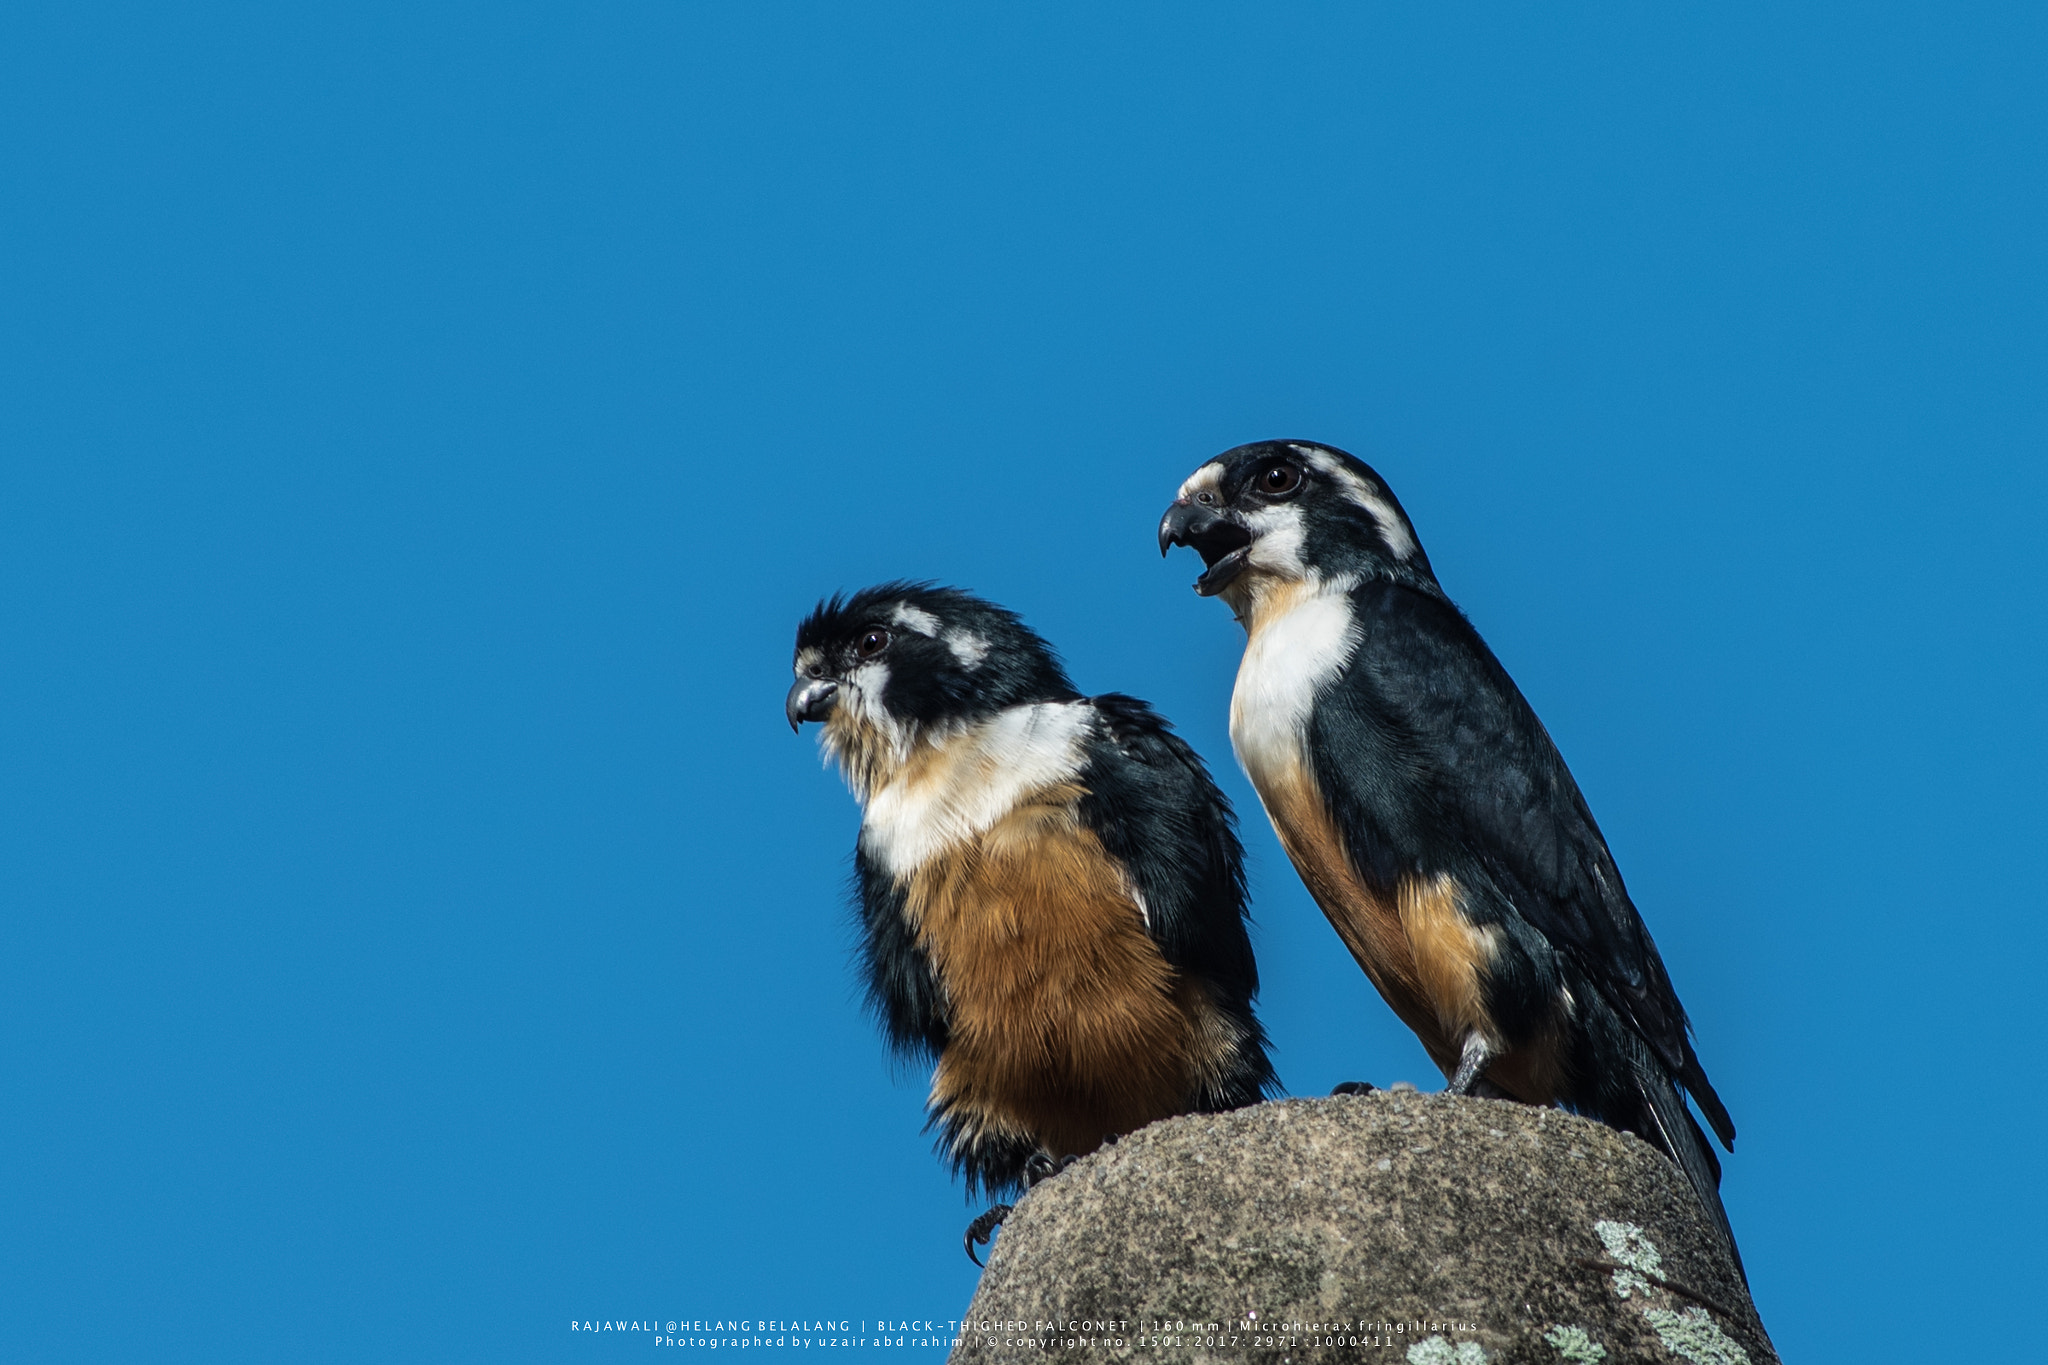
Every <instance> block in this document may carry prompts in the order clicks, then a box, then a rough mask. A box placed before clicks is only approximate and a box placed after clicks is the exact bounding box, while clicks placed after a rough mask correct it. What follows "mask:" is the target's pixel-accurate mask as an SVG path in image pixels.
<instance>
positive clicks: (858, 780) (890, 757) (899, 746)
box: [818, 660, 915, 800]
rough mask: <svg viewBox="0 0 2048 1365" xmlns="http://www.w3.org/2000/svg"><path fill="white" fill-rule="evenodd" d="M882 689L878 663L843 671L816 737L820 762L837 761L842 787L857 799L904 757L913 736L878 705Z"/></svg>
mask: <svg viewBox="0 0 2048 1365" xmlns="http://www.w3.org/2000/svg"><path fill="white" fill-rule="evenodd" d="M888 686H889V666H888V665H887V664H885V663H883V662H881V661H880V660H877V661H875V662H873V663H865V664H862V665H861V666H860V667H859V668H856V669H854V670H853V671H852V672H851V673H848V674H847V675H846V680H845V682H844V683H843V684H842V685H841V687H840V689H839V697H838V700H837V701H836V702H835V703H834V704H833V707H832V714H831V716H830V717H828V718H827V719H826V721H825V727H824V729H823V731H822V732H821V733H820V734H819V736H818V740H819V743H820V744H822V745H823V746H824V751H825V756H826V758H828V759H830V760H832V761H833V762H836V763H838V765H839V770H840V772H841V773H843V774H845V776H846V784H847V785H848V786H849V787H851V788H853V794H854V795H855V796H857V797H860V798H861V799H862V800H866V799H867V792H868V788H869V787H870V786H871V785H872V784H873V783H874V782H875V781H876V780H877V778H878V776H879V774H880V773H881V772H883V771H884V770H886V769H888V768H893V767H895V766H896V765H898V764H900V763H902V762H903V760H905V759H906V758H908V757H909V756H910V746H911V741H912V740H913V739H914V738H915V736H914V735H913V734H912V733H911V731H910V728H909V727H908V726H906V725H904V724H903V722H901V721H899V720H898V719H896V717H894V716H892V715H890V714H889V712H888V710H887V709H886V708H885V707H883V705H882V692H883V690H884V689H886V688H887V687H888Z"/></svg>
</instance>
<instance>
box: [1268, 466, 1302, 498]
mask: <svg viewBox="0 0 2048 1365" xmlns="http://www.w3.org/2000/svg"><path fill="white" fill-rule="evenodd" d="M1299 487H1301V471H1300V470H1298V469H1296V468H1295V467H1294V466H1293V465H1291V464H1276V465H1273V466H1272V467H1271V468H1269V469H1267V470H1266V472H1265V473H1263V474H1261V475H1259V491H1260V492H1261V493H1265V494H1268V495H1270V496H1272V497H1279V496H1280V495H1281V494H1283V493H1292V492H1293V491H1294V490H1295V489H1297V488H1299Z"/></svg>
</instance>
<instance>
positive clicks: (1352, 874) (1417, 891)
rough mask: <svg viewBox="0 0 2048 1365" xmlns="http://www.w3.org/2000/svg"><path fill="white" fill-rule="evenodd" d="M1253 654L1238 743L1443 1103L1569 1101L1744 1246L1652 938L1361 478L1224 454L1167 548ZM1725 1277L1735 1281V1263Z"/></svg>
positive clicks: (1483, 657)
mask: <svg viewBox="0 0 2048 1365" xmlns="http://www.w3.org/2000/svg"><path fill="white" fill-rule="evenodd" d="M1174 545H1187V546H1192V547H1193V548H1194V549H1195V550H1196V551H1197V552H1198V553H1200V555H1201V556H1202V562H1203V565H1204V568H1205V571H1204V572H1203V574H1202V576H1201V578H1200V579H1198V580H1197V581H1196V583H1195V591H1196V592H1198V593H1200V594H1202V595H1203V596H1205V597H1221V598H1222V599H1223V600H1224V601H1225V602H1226V603H1227V604H1228V605H1229V606H1230V608H1231V610H1232V611H1233V612H1234V613H1235V614H1236V616H1237V619H1238V621H1239V622H1240V623H1241V624H1242V625H1243V626H1244V629H1245V634H1246V640H1245V649H1244V658H1243V661H1242V662H1241V663H1240V664H1239V667H1238V672H1237V685H1236V690H1235V692H1234V694H1233V695H1232V697H1231V701H1230V738H1231V743H1232V745H1233V746H1234V747H1235V748H1236V750H1237V757H1238V761H1239V762H1240V763H1241V764H1242V765H1243V766H1244V770H1245V772H1246V774H1247V775H1248V776H1249V777H1250V778H1251V780H1252V785H1253V786H1254V787H1255V788H1257V789H1258V793H1259V799H1260V800H1261V801H1262V802H1263V803H1264V804H1265V807H1266V814H1267V815H1268V816H1269V817H1270V818H1271V820H1272V822H1273V828H1274V830H1275V831H1276V832H1277V833H1278V834H1279V836H1280V843H1281V845H1282V847H1284V848H1285V849H1286V850H1287V856H1288V857H1289V858H1290V859H1291V860H1292V861H1293V863H1294V867H1295V870H1296V871H1297V872H1299V873H1300V874H1301V879H1302V881H1303V882H1304V883H1306V884H1307V886H1308V890H1309V894H1310V895H1312V896H1313V897H1314V898H1315V900H1316V903H1317V904H1318V905H1320V906H1321V907H1322V909H1323V913H1324V914H1326V915H1328V916H1329V919H1330V923H1331V924H1332V925H1334V926H1335V928H1336V930H1337V934H1338V936H1339V937H1340V938H1342V939H1343V941H1344V944H1345V946H1346V947H1347V948H1349V949H1350V950H1351V955H1352V956H1353V957H1355V958H1356V959H1357V960H1358V964H1359V966H1361V967H1363V968H1364V969H1365V974H1366V975H1367V976H1369V977H1371V978H1372V983H1373V985H1374V986H1376V987H1378V989H1379V992H1380V994H1381V995H1382V996H1383V997H1385V999H1386V1002H1387V1004H1388V1005H1390V1006H1391V1007H1392V1008H1393V1010H1394V1013H1395V1014H1397V1015H1399V1016H1400V1018H1401V1021H1402V1022H1403V1023H1405V1024H1407V1026H1408V1027H1409V1028H1411V1029H1413V1030H1414V1031H1415V1033H1416V1036H1417V1037H1419V1038H1420V1039H1421V1041H1422V1045H1423V1047H1424V1048H1425V1049H1427V1050H1428V1052H1429V1055H1430V1057H1431V1058H1432V1059H1433V1060H1434V1061H1435V1062H1436V1064H1437V1065H1438V1066H1439V1067H1441V1068H1442V1069H1443V1072H1444V1074H1445V1076H1447V1077H1448V1078H1449V1079H1450V1087H1449V1088H1450V1090H1451V1091H1452V1092H1453V1093H1456V1094H1472V1093H1478V1094H1482V1095H1490V1096H1495V1097H1499V1096H1506V1097H1510V1098H1513V1099H1517V1100H1522V1101H1525V1102H1527V1103H1530V1104H1557V1105H1562V1106H1564V1107H1565V1108H1568V1109H1571V1110H1574V1111H1576V1112H1578V1113H1581V1114H1585V1115H1587V1116H1589V1117H1592V1118H1596V1119H1599V1120H1600V1121H1602V1122H1604V1123H1607V1124H1609V1125H1611V1126H1613V1127H1615V1128H1619V1129H1622V1130H1623V1131H1626V1132H1630V1133H1634V1134H1636V1135H1637V1136H1639V1137H1642V1138H1644V1139H1646V1140H1648V1141H1650V1142H1652V1143H1654V1144H1656V1145H1657V1146H1659V1147H1661V1148H1662V1149H1663V1150H1664V1151H1665V1152H1666V1153H1667V1154H1669V1155H1670V1156H1671V1157H1672V1159H1673V1160H1674V1161H1676V1162H1677V1164H1678V1165H1679V1167H1680V1168H1681V1169H1682V1170H1683V1171H1684V1172H1685V1174H1686V1176H1687V1178H1688V1179H1689V1180H1690V1182H1691V1184H1692V1186H1693V1189H1694V1191H1695V1192H1696V1194H1697V1196H1698V1198H1699V1201H1700V1203H1701V1205H1703V1206H1704V1208H1705V1209H1706V1211H1707V1213H1708V1214H1709V1216H1710V1217H1711V1218H1712V1219H1713V1220H1714V1221H1715V1222H1716V1223H1717V1224H1718V1226H1719V1227H1720V1229H1721V1231H1722V1232H1723V1234H1724V1235H1725V1236H1726V1237H1727V1241H1728V1245H1729V1248H1730V1250H1731V1252H1732V1251H1733V1248H1734V1245H1735V1242H1734V1235H1733V1233H1732V1231H1730V1229H1729V1226H1728V1215H1727V1213H1726V1211H1725V1210H1724V1209H1723V1207H1722V1204H1721V1197H1720V1181H1721V1165H1720V1160H1719V1158H1717V1157H1716V1156H1715V1154H1714V1151H1713V1148H1712V1147H1711V1146H1710V1145H1709V1144H1708V1142H1707V1139H1706V1135H1705V1134H1704V1133H1702V1132H1701V1131H1700V1127H1699V1125H1698V1124H1697V1123H1696V1122H1695V1121H1694V1119H1693V1117H1692V1114H1691V1111H1690V1110H1688V1109H1687V1108H1686V1104H1685V1100H1684V1099H1683V1098H1682V1096H1681V1093H1680V1092H1681V1090H1683V1091H1685V1092H1689V1093H1690V1094H1691V1096H1692V1098H1693V1101H1694V1103H1696V1104H1698V1105H1699V1107H1700V1111H1701V1112H1702V1113H1703V1114H1705V1115H1706V1118H1707V1122H1708V1123H1710V1124H1712V1125H1713V1128H1714V1131H1715V1133H1717V1134H1718V1135H1719V1136H1720V1138H1721V1141H1722V1142H1723V1143H1724V1144H1726V1145H1728V1146H1729V1148H1730V1150H1733V1144H1734V1140H1735V1125H1734V1124H1733V1123H1732V1122H1731V1121H1730V1120H1729V1117H1728V1111H1727V1109H1726V1108H1724V1107H1723V1106H1722V1104H1721V1100H1720V1097H1719V1096H1717V1095H1716V1094H1715V1093H1714V1087H1713V1086H1712V1085H1710V1084H1709V1083H1708V1081H1707V1074H1706V1072H1705V1070H1704V1069H1702V1067H1701V1066H1700V1060H1699V1057H1698V1056H1697V1055H1696V1054H1695V1053H1694V1051H1693V1044H1692V1039H1691V1037H1690V1036H1689V1035H1690V1030H1691V1026H1690V1024H1689V1022H1688V1021H1687V1019H1686V1015H1685V1010H1684V1008H1683V1007H1682V1006H1681V1005H1680V1004H1679V1003H1678V994H1677V992H1676V991H1674V990H1673V989H1672V986H1671V978H1670V976H1669V974H1668V973H1666V971H1665V970H1664V962H1663V959H1662V958H1660V957H1659V956H1658V954H1657V945H1656V944H1655V943H1653V942H1651V940H1650V931H1649V929H1648V928H1647V927H1645V926H1644V924H1643V920H1642V916H1640V915H1639V914H1637V913H1636V908H1635V905H1634V904H1633V903H1632V902H1631V901H1630V900H1629V896H1628V891H1627V889H1626V888H1625V887H1624V886H1623V885H1622V880H1621V873H1620V871H1619V870H1618V869H1617V868H1616V867H1615V864H1614V858H1613V856H1612V855H1611V854H1610V853H1609V852H1608V851H1607V841H1606V840H1605V839H1604V838H1602V837H1601V834H1600V827H1599V826H1598V825H1596V824H1595V823H1594V822H1593V813H1592V811H1590V810H1589V809H1587V806H1586V800H1585V798H1584V797H1583V796H1581V795H1580V794H1579V788H1578V784H1577V783H1576V782H1574V781H1573V780H1572V775H1571V772H1570V771H1569V770H1568V769H1567V768H1566V767H1565V763H1564V759H1563V758H1562V757H1561V756H1559V754H1558V751H1557V747H1556V745H1554V744H1553V743H1552V742H1551V739H1550V735H1549V734H1548V733H1547V732H1546V731H1545V730H1544V728H1543V725H1542V722H1540V721H1538V720H1537V719H1536V713H1535V712H1534V711H1533V710H1531V709H1530V706H1529V703H1528V702H1527V701H1526V700H1524V699H1523V697H1522V694H1521V692H1520V690H1519V689H1517V688H1516V686H1515V684H1514V682H1513V680H1512V679H1510V678H1509V677H1508V674H1507V670H1506V669H1504V668H1502V667H1501V665H1500V662H1499V660H1497V659H1495V658H1494V656H1493V651H1491V650H1490V649H1488V648H1487V647H1486V643H1485V641H1483V640H1481V639H1480V638H1479V633H1478V632H1477V631H1476V630H1474V629H1473V628H1472V623H1471V622H1470V621H1468V620H1466V619H1465V616H1464V614H1463V613H1462V612H1460V611H1459V610H1458V608H1457V607H1455V606H1453V605H1452V603H1451V600H1450V598H1449V597H1447V596H1446V595H1445V594H1444V590H1443V588H1442V587H1440V586H1439V585H1438V584H1437V580H1436V574H1435V573H1434V572H1433V571H1432V570H1431V568H1430V564H1429V557H1428V556H1427V555H1425V554H1424V553H1423V550H1422V544H1421V542H1420V541H1419V540H1418V539H1417V538H1416V534H1415V528H1414V526H1413V525H1412V524H1410V522H1409V520H1408V516H1407V514H1406V513H1405V512H1403V511H1402V510H1401V504H1400V503H1398V502H1397V501H1395V499H1394V495H1393V493H1391V492H1390V491H1389V490H1388V488H1387V485H1386V483H1385V481H1384V480H1382V479H1381V478H1380V476H1379V475H1378V474H1377V473H1375V472H1374V471H1373V470H1372V468H1371V467H1370V466H1368V465H1366V464H1365V463H1363V462H1362V461H1360V460H1358V459H1355V458H1354V457H1352V456H1350V455H1347V454H1345V453H1344V452H1343V451H1341V450H1336V449H1333V448H1332V447H1329V446H1325V445H1318V444H1315V443H1314V442H1310V441H1261V442H1258V443H1256V444H1253V445H1245V446H1239V447H1237V448H1236V449H1235V450H1229V451H1225V452H1224V453H1223V454H1221V455H1219V456H1217V457H1216V458H1215V459H1213V460H1211V461H1209V462H1208V463H1207V464H1204V465H1203V466H1202V467H1201V468H1199V469H1197V470H1196V471H1195V472H1194V473H1193V474H1192V475H1191V476H1190V477H1189V478H1188V480H1187V482H1186V483H1184V484H1182V485H1181V487H1180V491H1179V494H1178V495H1177V496H1176V497H1175V498H1174V500H1173V504H1172V506H1170V507H1168V508H1167V510H1166V516H1165V518H1164V520H1162V521H1161V522H1160V525H1159V549H1160V552H1161V553H1162V554H1164V553H1165V552H1166V551H1167V549H1168V548H1169V547H1171V546H1174ZM1737 1263H1738V1265H1739V1264H1740V1262H1739V1260H1738V1262H1737Z"/></svg>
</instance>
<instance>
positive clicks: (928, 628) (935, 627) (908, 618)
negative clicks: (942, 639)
mask: <svg viewBox="0 0 2048 1365" xmlns="http://www.w3.org/2000/svg"><path fill="white" fill-rule="evenodd" d="M889 619H890V620H891V621H893V622H895V623H896V624H897V625H899V626H901V627H903V628H904V629H905V630H914V631H916V632H917V633H918V634H919V635H922V636H924V637H925V638H926V639H927V640H933V639H937V638H938V634H939V618H938V617H936V616H934V615H932V614H931V613H930V612H928V611H926V610H925V609H924V608H923V607H913V606H911V605H910V603H908V602H898V603H897V604H896V610H895V612H894V613H893V614H891V615H890V617H889Z"/></svg>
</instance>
